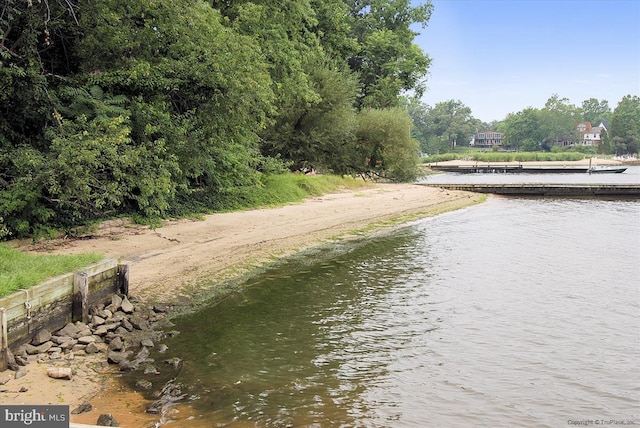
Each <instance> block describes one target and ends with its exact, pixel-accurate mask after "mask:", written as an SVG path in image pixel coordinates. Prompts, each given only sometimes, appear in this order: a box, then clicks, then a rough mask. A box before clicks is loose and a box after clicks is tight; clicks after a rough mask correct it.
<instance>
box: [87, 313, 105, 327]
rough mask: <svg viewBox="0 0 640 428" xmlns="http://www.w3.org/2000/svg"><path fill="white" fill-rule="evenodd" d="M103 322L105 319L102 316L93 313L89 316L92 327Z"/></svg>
mask: <svg viewBox="0 0 640 428" xmlns="http://www.w3.org/2000/svg"><path fill="white" fill-rule="evenodd" d="M105 322H106V320H105V319H104V318H102V317H99V316H98V315H94V316H93V317H92V318H91V324H93V326H94V327H98V326H101V325H102V324H104V323H105Z"/></svg>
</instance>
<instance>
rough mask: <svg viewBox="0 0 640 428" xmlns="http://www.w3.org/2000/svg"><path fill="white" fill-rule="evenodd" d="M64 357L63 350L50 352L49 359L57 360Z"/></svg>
mask: <svg viewBox="0 0 640 428" xmlns="http://www.w3.org/2000/svg"><path fill="white" fill-rule="evenodd" d="M61 359H62V352H49V360H52V361H55V360H61Z"/></svg>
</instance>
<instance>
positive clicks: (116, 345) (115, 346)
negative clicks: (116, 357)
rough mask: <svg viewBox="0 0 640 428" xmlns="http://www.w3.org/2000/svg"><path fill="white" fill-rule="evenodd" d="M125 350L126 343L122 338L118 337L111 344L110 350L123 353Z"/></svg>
mask: <svg viewBox="0 0 640 428" xmlns="http://www.w3.org/2000/svg"><path fill="white" fill-rule="evenodd" d="M122 348H124V342H123V341H122V338H121V337H120V336H116V337H114V338H113V340H111V342H109V350H111V351H121V350H122Z"/></svg>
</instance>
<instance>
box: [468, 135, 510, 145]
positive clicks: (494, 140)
mask: <svg viewBox="0 0 640 428" xmlns="http://www.w3.org/2000/svg"><path fill="white" fill-rule="evenodd" d="M503 136H504V134H503V133H502V132H498V131H482V132H478V133H477V134H474V135H473V136H472V137H471V142H470V143H469V145H470V146H471V147H479V148H483V149H491V148H493V147H502V137H503Z"/></svg>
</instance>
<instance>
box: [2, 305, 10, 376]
mask: <svg viewBox="0 0 640 428" xmlns="http://www.w3.org/2000/svg"><path fill="white" fill-rule="evenodd" d="M0 323H2V329H0V372H3V371H5V370H6V369H7V367H8V365H9V338H8V337H7V313H6V311H5V309H4V308H0Z"/></svg>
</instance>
